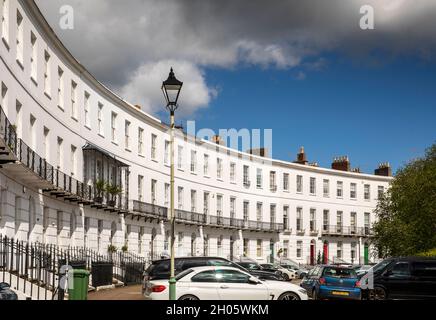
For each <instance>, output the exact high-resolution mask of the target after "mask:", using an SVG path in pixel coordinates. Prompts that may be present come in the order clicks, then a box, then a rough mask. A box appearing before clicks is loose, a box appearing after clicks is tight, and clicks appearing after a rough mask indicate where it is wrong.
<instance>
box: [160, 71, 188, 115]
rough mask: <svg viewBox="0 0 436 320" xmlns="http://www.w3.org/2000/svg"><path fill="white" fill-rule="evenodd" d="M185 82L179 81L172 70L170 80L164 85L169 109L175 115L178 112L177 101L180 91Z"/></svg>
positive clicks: (163, 90)
mask: <svg viewBox="0 0 436 320" xmlns="http://www.w3.org/2000/svg"><path fill="white" fill-rule="evenodd" d="M182 86H183V82H180V81H179V80H177V78H176V76H175V75H174V71H173V68H171V71H170V74H169V76H168V79H167V80H166V81H164V82H163V83H162V92H163V94H164V97H165V100H166V102H167V106H166V107H167V109H168V110H169V111H170V112H172V113H174V111H176V110H177V107H178V105H177V101H178V100H179V96H180V91H181V90H182Z"/></svg>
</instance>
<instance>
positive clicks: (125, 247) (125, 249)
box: [121, 244, 129, 253]
mask: <svg viewBox="0 0 436 320" xmlns="http://www.w3.org/2000/svg"><path fill="white" fill-rule="evenodd" d="M121 251H122V252H124V253H126V252H127V251H129V248H128V247H127V244H125V245H124V246H123V247H122V248H121Z"/></svg>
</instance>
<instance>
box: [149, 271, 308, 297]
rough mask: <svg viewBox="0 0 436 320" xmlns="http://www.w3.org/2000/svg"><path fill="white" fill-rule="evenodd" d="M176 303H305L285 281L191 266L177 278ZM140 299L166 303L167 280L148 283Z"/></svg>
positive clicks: (301, 291)
mask: <svg viewBox="0 0 436 320" xmlns="http://www.w3.org/2000/svg"><path fill="white" fill-rule="evenodd" d="M176 279H177V283H176V299H177V300H307V293H306V290H304V289H303V288H300V287H299V286H297V285H294V284H292V283H289V282H284V281H269V280H265V281H262V280H260V279H259V278H257V277H254V276H253V275H251V274H250V273H248V272H245V271H242V270H241V269H239V268H234V267H211V266H209V267H195V268H189V269H187V270H185V271H183V272H182V273H179V274H178V275H177V278H176ZM144 296H145V298H147V299H151V300H168V299H169V284H168V280H151V281H149V282H148V283H147V286H146V288H145V291H144Z"/></svg>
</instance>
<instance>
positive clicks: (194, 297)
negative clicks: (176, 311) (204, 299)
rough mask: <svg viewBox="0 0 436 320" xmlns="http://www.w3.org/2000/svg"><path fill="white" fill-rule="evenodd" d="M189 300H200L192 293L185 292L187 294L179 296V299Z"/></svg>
mask: <svg viewBox="0 0 436 320" xmlns="http://www.w3.org/2000/svg"><path fill="white" fill-rule="evenodd" d="M189 300H191V301H197V300H200V299H198V298H197V297H196V296H193V295H192V294H187V295H185V296H181V297H180V298H179V301H189Z"/></svg>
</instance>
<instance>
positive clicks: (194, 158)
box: [190, 150, 197, 173]
mask: <svg viewBox="0 0 436 320" xmlns="http://www.w3.org/2000/svg"><path fill="white" fill-rule="evenodd" d="M190 169H191V172H192V173H195V172H196V171H197V151H196V150H191V166H190Z"/></svg>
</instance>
